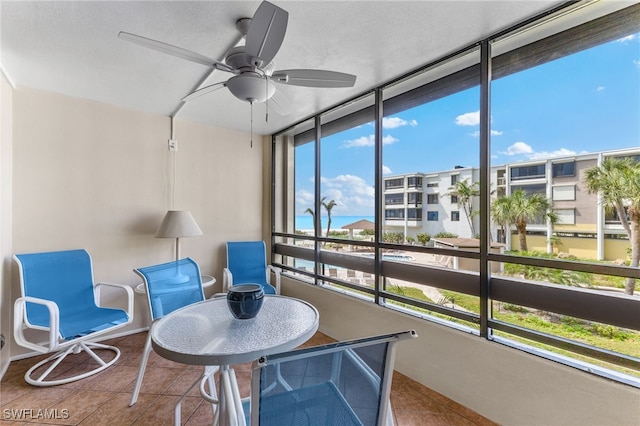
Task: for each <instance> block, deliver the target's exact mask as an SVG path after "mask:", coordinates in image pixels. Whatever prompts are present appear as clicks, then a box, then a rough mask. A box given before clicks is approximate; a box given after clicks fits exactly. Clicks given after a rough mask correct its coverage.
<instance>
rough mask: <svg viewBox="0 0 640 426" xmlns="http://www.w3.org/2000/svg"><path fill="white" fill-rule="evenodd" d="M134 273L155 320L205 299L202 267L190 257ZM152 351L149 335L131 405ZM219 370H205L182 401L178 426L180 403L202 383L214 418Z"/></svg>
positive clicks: (209, 367)
mask: <svg viewBox="0 0 640 426" xmlns="http://www.w3.org/2000/svg"><path fill="white" fill-rule="evenodd" d="M134 272H135V273H136V274H138V275H139V276H140V277H141V278H142V279H143V281H144V285H145V291H146V294H147V301H148V302H149V311H150V312H151V320H152V321H155V320H157V319H159V318H162V317H163V316H164V315H167V314H168V313H170V312H173V311H175V310H176V309H179V308H182V307H184V306H187V305H190V304H192V303H196V302H201V301H203V300H204V299H205V297H204V291H203V289H202V279H201V275H200V268H199V267H198V264H197V263H196V262H195V261H194V260H193V259H191V258H188V257H187V258H185V259H180V260H177V261H171V262H167V263H163V264H160V265H153V266H148V267H144V268H136V269H134ZM151 349H152V347H151V333H148V334H147V341H146V343H145V345H144V350H143V352H142V359H141V360H140V368H139V370H138V376H137V378H136V384H135V386H134V388H133V393H132V395H131V401H130V403H129V406H132V405H134V404H135V403H136V402H137V401H138V395H139V393H140V388H141V387H142V379H143V377H144V372H145V370H146V368H147V361H148V359H149V354H150V353H151ZM216 371H218V367H217V366H208V367H205V369H204V372H203V374H202V376H201V377H200V378H199V379H198V380H197V381H195V382H194V383H193V384H192V385H191V387H189V389H188V390H187V391H186V392H185V394H184V395H183V396H182V397H181V398H180V399H179V401H178V404H177V405H176V411H175V421H176V424H180V404H181V402H182V399H183V398H184V397H185V396H186V394H187V393H188V392H189V391H190V390H191V388H193V387H194V386H195V385H196V384H197V383H200V391H201V393H202V395H203V397H205V399H207V400H208V401H209V402H211V403H212V410H213V411H214V415H215V414H216V413H217V410H215V407H214V405H215V404H217V403H218V400H217V399H216V392H215V383H214V381H213V375H214V373H215V372H216ZM205 382H206V383H208V385H209V393H207V392H206V391H205V388H204V386H205Z"/></svg>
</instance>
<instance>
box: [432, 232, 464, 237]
mask: <svg viewBox="0 0 640 426" xmlns="http://www.w3.org/2000/svg"><path fill="white" fill-rule="evenodd" d="M433 238H458V234H454V233H451V232H438V233H437V234H436V235H434V236H433Z"/></svg>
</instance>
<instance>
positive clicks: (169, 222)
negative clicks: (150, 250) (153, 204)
mask: <svg viewBox="0 0 640 426" xmlns="http://www.w3.org/2000/svg"><path fill="white" fill-rule="evenodd" d="M198 235H202V231H201V230H200V227H199V226H198V224H197V223H196V221H195V220H194V219H193V216H191V212H190V211H188V210H169V211H168V212H167V214H166V215H165V216H164V219H162V223H161V224H160V228H158V232H156V237H157V238H182V237H196V236H198Z"/></svg>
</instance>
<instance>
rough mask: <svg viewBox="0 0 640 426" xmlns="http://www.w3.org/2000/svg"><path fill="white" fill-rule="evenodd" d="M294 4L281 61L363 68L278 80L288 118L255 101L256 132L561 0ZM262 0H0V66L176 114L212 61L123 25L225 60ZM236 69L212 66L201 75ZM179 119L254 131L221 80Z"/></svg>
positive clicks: (98, 97)
mask: <svg viewBox="0 0 640 426" xmlns="http://www.w3.org/2000/svg"><path fill="white" fill-rule="evenodd" d="M273 2H274V3H275V4H277V5H278V6H280V7H282V8H283V9H285V10H287V11H288V12H289V24H288V28H287V33H286V36H285V39H284V43H283V45H282V47H281V49H280V51H279V52H278V54H277V55H276V57H275V66H276V69H288V68H320V69H327V70H333V71H341V72H346V73H350V74H355V75H357V80H356V85H355V87H353V88H338V89H317V88H303V87H294V86H283V85H278V86H277V89H278V90H279V91H280V92H281V93H282V94H283V95H285V96H286V97H287V99H288V100H289V101H290V103H291V104H292V107H293V109H292V112H291V113H290V114H288V115H286V116H283V115H278V114H277V113H276V111H275V110H273V109H272V110H270V113H269V121H268V122H265V106H264V104H258V105H255V106H254V111H253V112H254V119H253V129H254V132H255V133H260V134H270V133H273V132H275V131H278V130H281V129H282V128H284V127H286V126H288V125H289V124H291V123H293V122H295V121H298V120H300V119H303V118H305V117H308V116H310V115H312V114H313V113H314V112H315V111H318V110H322V109H326V108H328V107H330V106H332V105H335V104H337V103H339V102H341V101H343V100H345V99H348V98H351V97H353V96H355V95H358V94H360V93H363V92H365V91H367V90H369V89H371V88H373V87H375V86H378V85H380V84H382V83H384V82H386V81H389V80H391V79H393V78H394V77H397V76H399V75H402V74H404V73H406V72H407V71H410V70H412V69H415V68H417V67H419V66H421V65H424V64H426V63H429V62H431V61H433V60H435V59H437V58H439V57H442V56H443V55H445V54H447V53H450V52H453V51H455V50H458V49H460V48H462V47H465V46H468V45H470V44H472V43H473V42H475V41H477V40H480V39H482V38H484V37H486V36H488V35H490V34H493V33H495V32H497V31H499V30H501V29H505V28H507V27H509V26H511V25H513V24H515V23H517V22H519V21H521V20H524V19H526V18H528V17H531V16H533V15H535V14H537V13H539V12H542V11H544V10H547V9H549V8H551V7H553V6H554V5H557V4H559V3H560V2H557V1H544V0H539V1H513V0H512V1H372V2H370V1H354V2H347V1H322V2H319V1H277V0H274V1H273ZM259 4H260V2H258V1H231V2H220V1H201V2H191V1H173V2H172V1H145V2H135V1H105V2H101V1H68V2H67V1H50V2H30V1H29V2H28V1H15V2H14V1H4V0H3V1H2V2H0V19H1V22H0V24H1V26H0V37H1V38H0V41H1V45H0V49H1V50H0V64H1V66H2V69H3V70H4V72H5V74H6V75H7V76H8V78H9V79H10V80H11V81H12V82H13V83H14V84H15V85H16V87H17V88H18V89H19V88H20V87H30V88H35V89H42V90H47V91H52V92H57V93H62V94H66V95H70V96H75V97H80V98H85V99H91V100H95V101H99V102H105V103H108V104H113V105H117V106H120V107H124V108H131V109H135V110H141V111H146V112H150V113H154V114H162V115H171V114H172V113H173V112H174V111H175V110H176V108H177V107H178V106H179V105H180V99H181V98H182V97H184V96H185V95H187V94H188V93H190V92H191V91H192V90H193V89H195V88H196V86H197V84H198V83H199V82H200V81H201V80H202V79H203V78H205V77H206V76H207V75H208V74H209V73H210V70H209V69H208V68H207V67H206V66H203V65H199V64H196V63H193V62H189V61H186V60H182V59H179V58H175V57H173V56H169V55H166V54H163V53H159V52H157V51H154V50H150V49H146V48H143V47H141V46H138V45H135V44H132V43H128V42H126V41H123V40H121V39H119V38H118V37H117V34H118V32H119V31H127V32H131V33H135V34H138V35H142V36H145V37H148V38H153V39H156V40H160V41H163V42H165V43H169V44H173V45H176V46H179V47H182V48H185V49H189V50H192V51H194V52H197V53H200V54H202V55H205V56H208V57H211V58H213V59H216V60H219V61H222V60H223V59H224V54H225V52H226V51H227V50H228V49H229V48H231V47H232V46H233V45H234V44H235V43H236V42H237V41H238V40H239V34H238V32H237V31H236V29H235V22H236V21H237V20H238V19H239V18H242V17H251V16H253V13H254V12H255V10H256V8H257V7H258V5H259ZM230 76H231V74H228V73H224V72H221V71H215V72H213V73H212V74H211V76H210V77H209V78H208V79H207V81H206V84H211V83H213V82H217V81H222V80H226V79H228V78H229V77H230ZM176 117H177V118H180V119H185V120H191V121H198V122H203V123H208V124H211V125H215V126H221V127H227V128H232V129H239V130H244V131H248V130H249V126H250V105H249V104H248V103H246V102H242V101H240V100H238V99H236V98H234V97H233V96H232V95H231V94H230V93H229V92H228V91H227V90H226V89H222V90H218V91H215V92H212V93H209V94H208V95H205V96H203V97H200V98H198V99H196V100H193V101H192V102H189V103H187V104H185V106H184V107H183V108H181V109H180V110H179V112H178V113H177V115H176Z"/></svg>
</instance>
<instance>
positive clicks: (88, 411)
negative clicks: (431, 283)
mask: <svg viewBox="0 0 640 426" xmlns="http://www.w3.org/2000/svg"><path fill="white" fill-rule="evenodd" d="M145 339H146V332H143V333H137V334H133V335H130V336H125V337H120V338H116V339H112V340H110V341H108V342H105V343H108V344H113V345H115V346H117V347H118V348H120V350H121V352H122V355H121V358H120V360H119V361H118V362H117V363H116V365H114V366H112V367H110V368H108V369H106V370H105V371H103V372H101V373H99V374H97V375H95V376H91V377H88V378H86V379H83V380H79V381H76V382H72V383H69V384H65V385H59V386H53V387H45V388H41V387H34V386H30V385H28V384H27V383H26V382H25V381H24V378H23V376H24V373H25V371H26V370H27V369H28V368H29V367H30V366H31V365H33V364H34V363H35V361H34V360H35V358H30V359H24V360H20V361H14V362H12V363H11V365H10V366H9V369H8V370H7V372H6V373H5V375H4V377H3V380H2V382H1V383H0V407H1V408H0V412H1V414H0V423H2V424H3V425H5V424H6V425H7V426H8V425H26V424H33V423H38V424H44V425H54V424H55V425H172V424H173V408H174V405H175V402H176V400H177V398H178V395H181V394H182V393H183V392H184V391H185V390H186V389H187V388H188V386H189V385H190V384H191V383H193V381H194V380H195V379H196V378H197V377H198V376H199V375H200V373H201V371H202V368H201V367H196V366H186V365H183V364H177V363H174V362H172V361H168V360H165V359H163V358H161V357H160V356H158V355H157V354H155V353H153V352H152V353H151V355H150V357H149V363H148V365H147V370H146V373H145V377H144V381H143V384H142V390H141V393H140V397H139V398H138V402H137V404H135V405H134V406H133V407H129V400H130V398H131V391H132V390H133V385H134V382H135V378H136V374H137V371H138V366H139V358H140V354H141V353H142V348H143V347H144V342H145ZM331 341H332V340H331V339H330V338H329V337H327V336H325V335H324V334H322V333H316V335H315V336H314V337H313V338H312V339H311V340H310V341H309V342H307V343H306V344H305V345H318V344H323V343H328V342H331ZM72 358H75V359H73V360H70V361H67V360H65V363H66V366H67V368H69V370H71V369H73V370H78V369H81V368H82V365H83V363H85V362H93V361H92V360H89V358H88V356H85V355H84V354H80V355H75V356H74V357H72ZM71 361H72V362H71ZM235 370H236V375H237V377H238V381H239V383H240V390H241V394H242V396H243V397H244V396H248V394H249V378H250V376H251V370H250V364H243V365H240V366H236V367H235ZM391 403H392V407H393V412H394V416H395V420H396V425H399V426H413V425H416V426H423V425H447V426H450V425H465V426H472V425H494V423H493V422H491V421H489V420H487V419H486V418H484V417H482V416H480V415H478V414H477V413H475V412H473V411H471V410H469V409H468V408H466V407H463V406H461V405H460V404H457V403H456V402H454V401H452V400H450V399H448V398H446V397H444V396H442V395H440V394H438V393H436V392H434V391H432V390H430V389H428V388H426V387H424V386H422V385H420V384H419V383H417V382H415V381H413V380H411V379H410V378H408V377H406V376H404V375H402V374H400V373H398V372H395V373H394V376H393V386H392V392H391ZM45 409H46V410H47V411H46V414H45V412H44V411H43V410H45ZM28 410H31V411H28ZM39 410H40V411H39ZM17 413H22V414H23V415H25V416H27V417H28V418H26V419H25V418H24V417H23V418H22V420H20V419H16V418H15V416H16V414H17ZM181 416H182V423H183V424H185V425H204V424H211V421H212V414H211V408H210V405H208V404H207V403H206V402H205V401H203V400H202V399H201V398H200V397H199V393H198V390H197V389H193V390H192V391H191V392H190V394H189V396H187V397H186V398H185V400H184V401H183V404H182V413H181ZM45 417H47V418H45ZM52 417H53V418H52ZM55 417H57V418H55Z"/></svg>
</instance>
